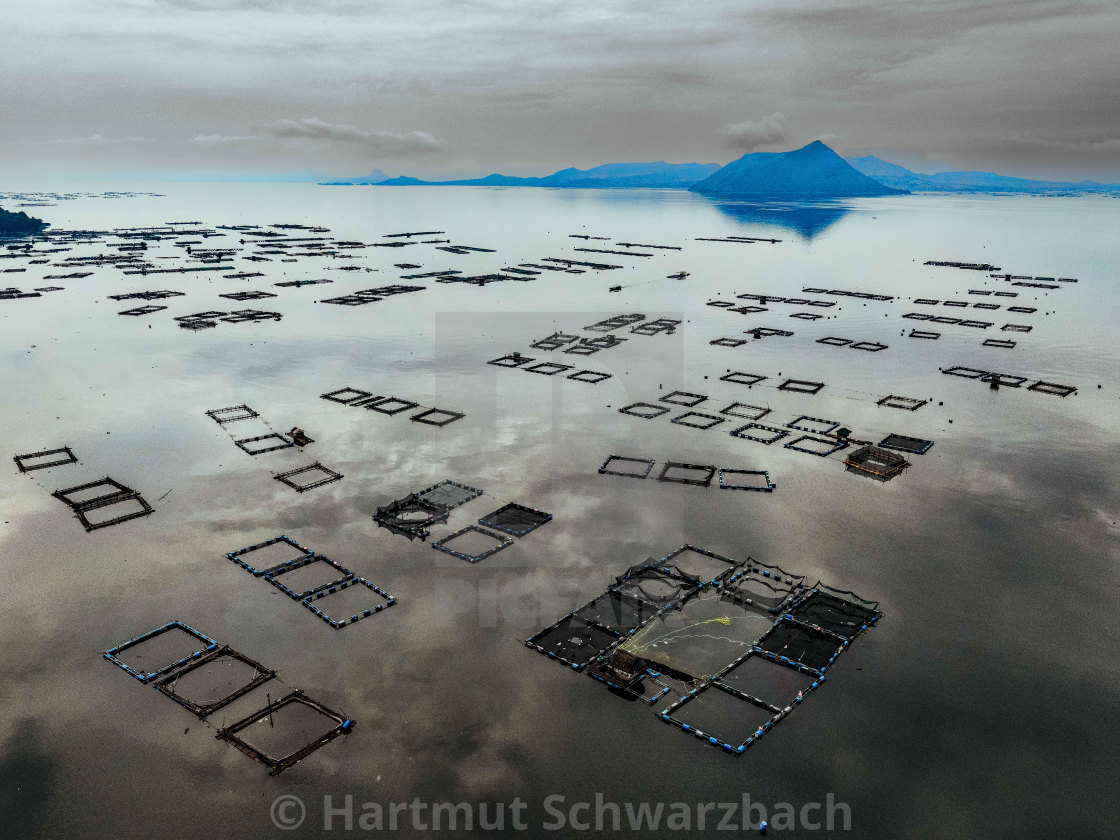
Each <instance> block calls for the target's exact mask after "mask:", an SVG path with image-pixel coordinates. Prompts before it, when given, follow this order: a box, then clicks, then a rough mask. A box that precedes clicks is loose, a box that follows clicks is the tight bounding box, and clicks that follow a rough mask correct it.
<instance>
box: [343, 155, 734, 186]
mask: <svg viewBox="0 0 1120 840" xmlns="http://www.w3.org/2000/svg"><path fill="white" fill-rule="evenodd" d="M717 169H719V164H718V163H665V162H664V161H654V162H651V163H607V164H603V165H602V166H596V167H593V168H592V169H575V168H569V169H561V170H560V171H559V172H553V173H552V174H551V175H546V176H544V177H541V178H536V177H530V178H521V177H517V176H513V175H501V174H499V173H494V174H493V175H487V176H486V177H485V178H464V179H459V180H455V181H423V180H420V179H419V178H410V177H408V176H403V175H402V176H400V177H397V178H386V179H385V180H382V181H379V182H374V181H369V180H367V179H349V180H344V181H329V182H325V183H327V184H330V185H343V184H376V185H378V186H384V187H404V186H440V187H554V188H561V189H643V188H644V189H677V190H683V189H688V188H689V187H690V186H692V185H693V184H695V183H696V182H697V181H699V180H701V179H703V178H706V177H707V176H708V175H711V174H712V173H713V172H715V171H716V170H717Z"/></svg>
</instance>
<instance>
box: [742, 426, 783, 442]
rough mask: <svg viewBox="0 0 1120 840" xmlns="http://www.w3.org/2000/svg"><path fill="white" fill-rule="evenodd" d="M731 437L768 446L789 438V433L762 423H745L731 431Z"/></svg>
mask: <svg viewBox="0 0 1120 840" xmlns="http://www.w3.org/2000/svg"><path fill="white" fill-rule="evenodd" d="M731 436H732V437H737V438H743V439H744V440H753V441H755V442H756V443H765V444H767V445H769V444H771V443H776V442H778V441H779V440H782V439H783V438H787V437H789V432H787V431H786V430H785V429H779V428H777V427H776V426H767V425H765V424H764V423H747V424H746V425H745V426H740V427H739V428H738V429H732V431H731Z"/></svg>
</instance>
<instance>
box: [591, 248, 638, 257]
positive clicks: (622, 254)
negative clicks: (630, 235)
mask: <svg viewBox="0 0 1120 840" xmlns="http://www.w3.org/2000/svg"><path fill="white" fill-rule="evenodd" d="M572 250H573V251H582V252H585V253H589V254H614V255H616V256H619V257H652V256H653V254H647V253H644V252H642V251H613V250H611V249H609V248H573V249H572Z"/></svg>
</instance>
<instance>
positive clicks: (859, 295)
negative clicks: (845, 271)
mask: <svg viewBox="0 0 1120 840" xmlns="http://www.w3.org/2000/svg"><path fill="white" fill-rule="evenodd" d="M801 291H803V292H805V293H807V294H819V295H836V296H837V297H851V298H856V299H858V300H876V301H889V300H894V296H893V295H877V294H873V293H872V292H850V291H845V290H843V289H816V288H806V289H802V290H801Z"/></svg>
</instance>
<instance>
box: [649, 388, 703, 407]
mask: <svg viewBox="0 0 1120 840" xmlns="http://www.w3.org/2000/svg"><path fill="white" fill-rule="evenodd" d="M706 399H708V398H707V397H705V396H703V395H702V394H692V393H689V392H688V391H673V392H671V393H669V394H666V395H665V396H663V397H661V402H667V403H671V404H672V405H680V406H684V407H685V408H692V407H693V406H697V405H699V404H700V403H702V402H704V401H705V400H706Z"/></svg>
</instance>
